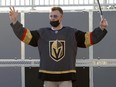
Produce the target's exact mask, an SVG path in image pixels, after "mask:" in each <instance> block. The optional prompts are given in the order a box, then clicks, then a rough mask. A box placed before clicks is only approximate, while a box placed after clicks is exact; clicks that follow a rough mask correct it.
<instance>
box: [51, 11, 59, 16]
mask: <svg viewBox="0 0 116 87" xmlns="http://www.w3.org/2000/svg"><path fill="white" fill-rule="evenodd" d="M50 14H52V15H61V13H60V12H59V11H58V10H55V11H51V12H50Z"/></svg>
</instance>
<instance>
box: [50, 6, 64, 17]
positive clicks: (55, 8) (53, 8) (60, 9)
mask: <svg viewBox="0 0 116 87" xmlns="http://www.w3.org/2000/svg"><path fill="white" fill-rule="evenodd" d="M51 10H52V11H56V10H58V11H59V12H60V13H61V14H62V15H63V10H62V8H60V7H52V9H51Z"/></svg>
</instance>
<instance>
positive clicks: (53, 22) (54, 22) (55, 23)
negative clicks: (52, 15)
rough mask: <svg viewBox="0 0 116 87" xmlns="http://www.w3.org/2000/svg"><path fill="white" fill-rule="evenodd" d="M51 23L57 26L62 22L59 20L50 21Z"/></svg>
mask: <svg viewBox="0 0 116 87" xmlns="http://www.w3.org/2000/svg"><path fill="white" fill-rule="evenodd" d="M50 24H51V26H53V27H57V26H58V25H59V24H60V22H59V20H58V21H50Z"/></svg>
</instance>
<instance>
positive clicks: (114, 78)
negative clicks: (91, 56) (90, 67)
mask: <svg viewBox="0 0 116 87" xmlns="http://www.w3.org/2000/svg"><path fill="white" fill-rule="evenodd" d="M93 74H94V76H93V77H94V87H116V68H114V67H112V68H111V67H110V68H108V67H106V68H94V73H93Z"/></svg>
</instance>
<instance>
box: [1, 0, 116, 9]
mask: <svg viewBox="0 0 116 87" xmlns="http://www.w3.org/2000/svg"><path fill="white" fill-rule="evenodd" d="M100 3H101V6H105V7H107V6H115V5H116V0H100ZM9 6H15V7H31V8H34V7H51V6H64V7H70V6H81V7H88V6H89V7H95V6H97V1H96V0H0V7H9Z"/></svg>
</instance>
